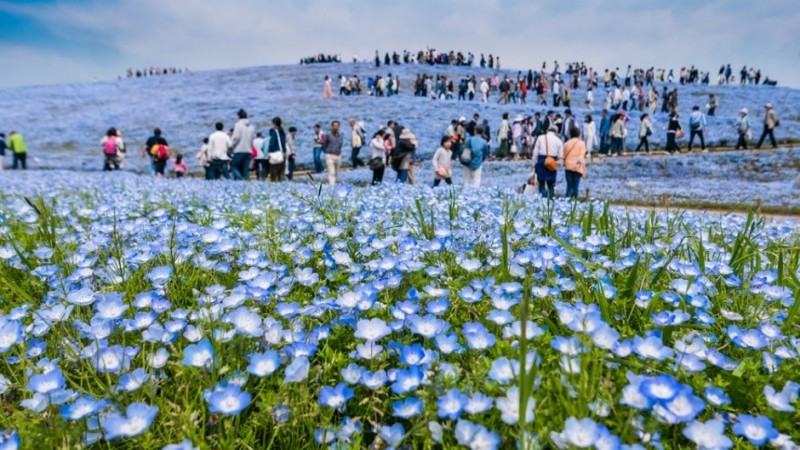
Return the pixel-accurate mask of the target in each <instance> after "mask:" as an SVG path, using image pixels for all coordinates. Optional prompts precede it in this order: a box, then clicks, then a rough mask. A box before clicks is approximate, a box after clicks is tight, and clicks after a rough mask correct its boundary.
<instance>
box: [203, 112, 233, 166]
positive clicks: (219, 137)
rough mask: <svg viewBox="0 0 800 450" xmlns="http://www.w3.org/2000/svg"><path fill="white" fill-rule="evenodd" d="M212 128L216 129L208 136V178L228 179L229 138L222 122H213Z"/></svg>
mask: <svg viewBox="0 0 800 450" xmlns="http://www.w3.org/2000/svg"><path fill="white" fill-rule="evenodd" d="M214 128H215V129H216V131H214V132H213V133H211V136H209V137H208V160H209V161H210V162H211V164H210V170H209V172H210V175H209V179H211V180H219V179H220V178H222V177H224V178H225V179H226V180H227V179H230V174H229V173H228V163H229V162H230V160H231V158H230V156H228V152H229V151H230V149H231V138H230V136H228V133H226V132H225V125H223V124H222V122H217V123H216V124H214Z"/></svg>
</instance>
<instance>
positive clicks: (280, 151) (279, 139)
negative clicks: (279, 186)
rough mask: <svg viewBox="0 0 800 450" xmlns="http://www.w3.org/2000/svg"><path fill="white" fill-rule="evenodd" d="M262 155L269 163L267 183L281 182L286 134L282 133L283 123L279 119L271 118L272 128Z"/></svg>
mask: <svg viewBox="0 0 800 450" xmlns="http://www.w3.org/2000/svg"><path fill="white" fill-rule="evenodd" d="M267 145H268V147H267V149H266V151H265V152H264V153H266V154H267V162H269V181H271V182H273V183H276V182H279V181H283V174H284V172H285V171H286V132H285V131H283V121H281V118H280V117H273V118H272V128H270V130H269V143H268V144H267Z"/></svg>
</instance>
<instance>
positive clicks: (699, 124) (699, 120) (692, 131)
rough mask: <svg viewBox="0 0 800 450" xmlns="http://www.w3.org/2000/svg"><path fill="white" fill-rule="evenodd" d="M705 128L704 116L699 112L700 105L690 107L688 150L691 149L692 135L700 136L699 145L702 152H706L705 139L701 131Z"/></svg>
mask: <svg viewBox="0 0 800 450" xmlns="http://www.w3.org/2000/svg"><path fill="white" fill-rule="evenodd" d="M705 129H706V116H705V115H704V114H703V113H702V112H700V107H699V106H697V105H695V106H693V107H692V114H690V115H689V151H690V152H691V151H692V144H694V137H695V136H699V137H700V147H701V150H702V151H703V153H705V152H706V141H705V139H704V138H703V131H705Z"/></svg>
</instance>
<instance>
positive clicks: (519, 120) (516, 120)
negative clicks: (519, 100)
mask: <svg viewBox="0 0 800 450" xmlns="http://www.w3.org/2000/svg"><path fill="white" fill-rule="evenodd" d="M523 120H525V119H523V118H522V115H521V114H517V115H516V116H514V122H522V121H523Z"/></svg>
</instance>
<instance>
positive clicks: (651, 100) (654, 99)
mask: <svg viewBox="0 0 800 450" xmlns="http://www.w3.org/2000/svg"><path fill="white" fill-rule="evenodd" d="M657 106H658V91H657V90H656V87H655V86H652V85H651V86H650V94H649V95H648V97H647V108H648V111H650V115H651V116H652V115H653V114H655V112H656V107H657Z"/></svg>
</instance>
